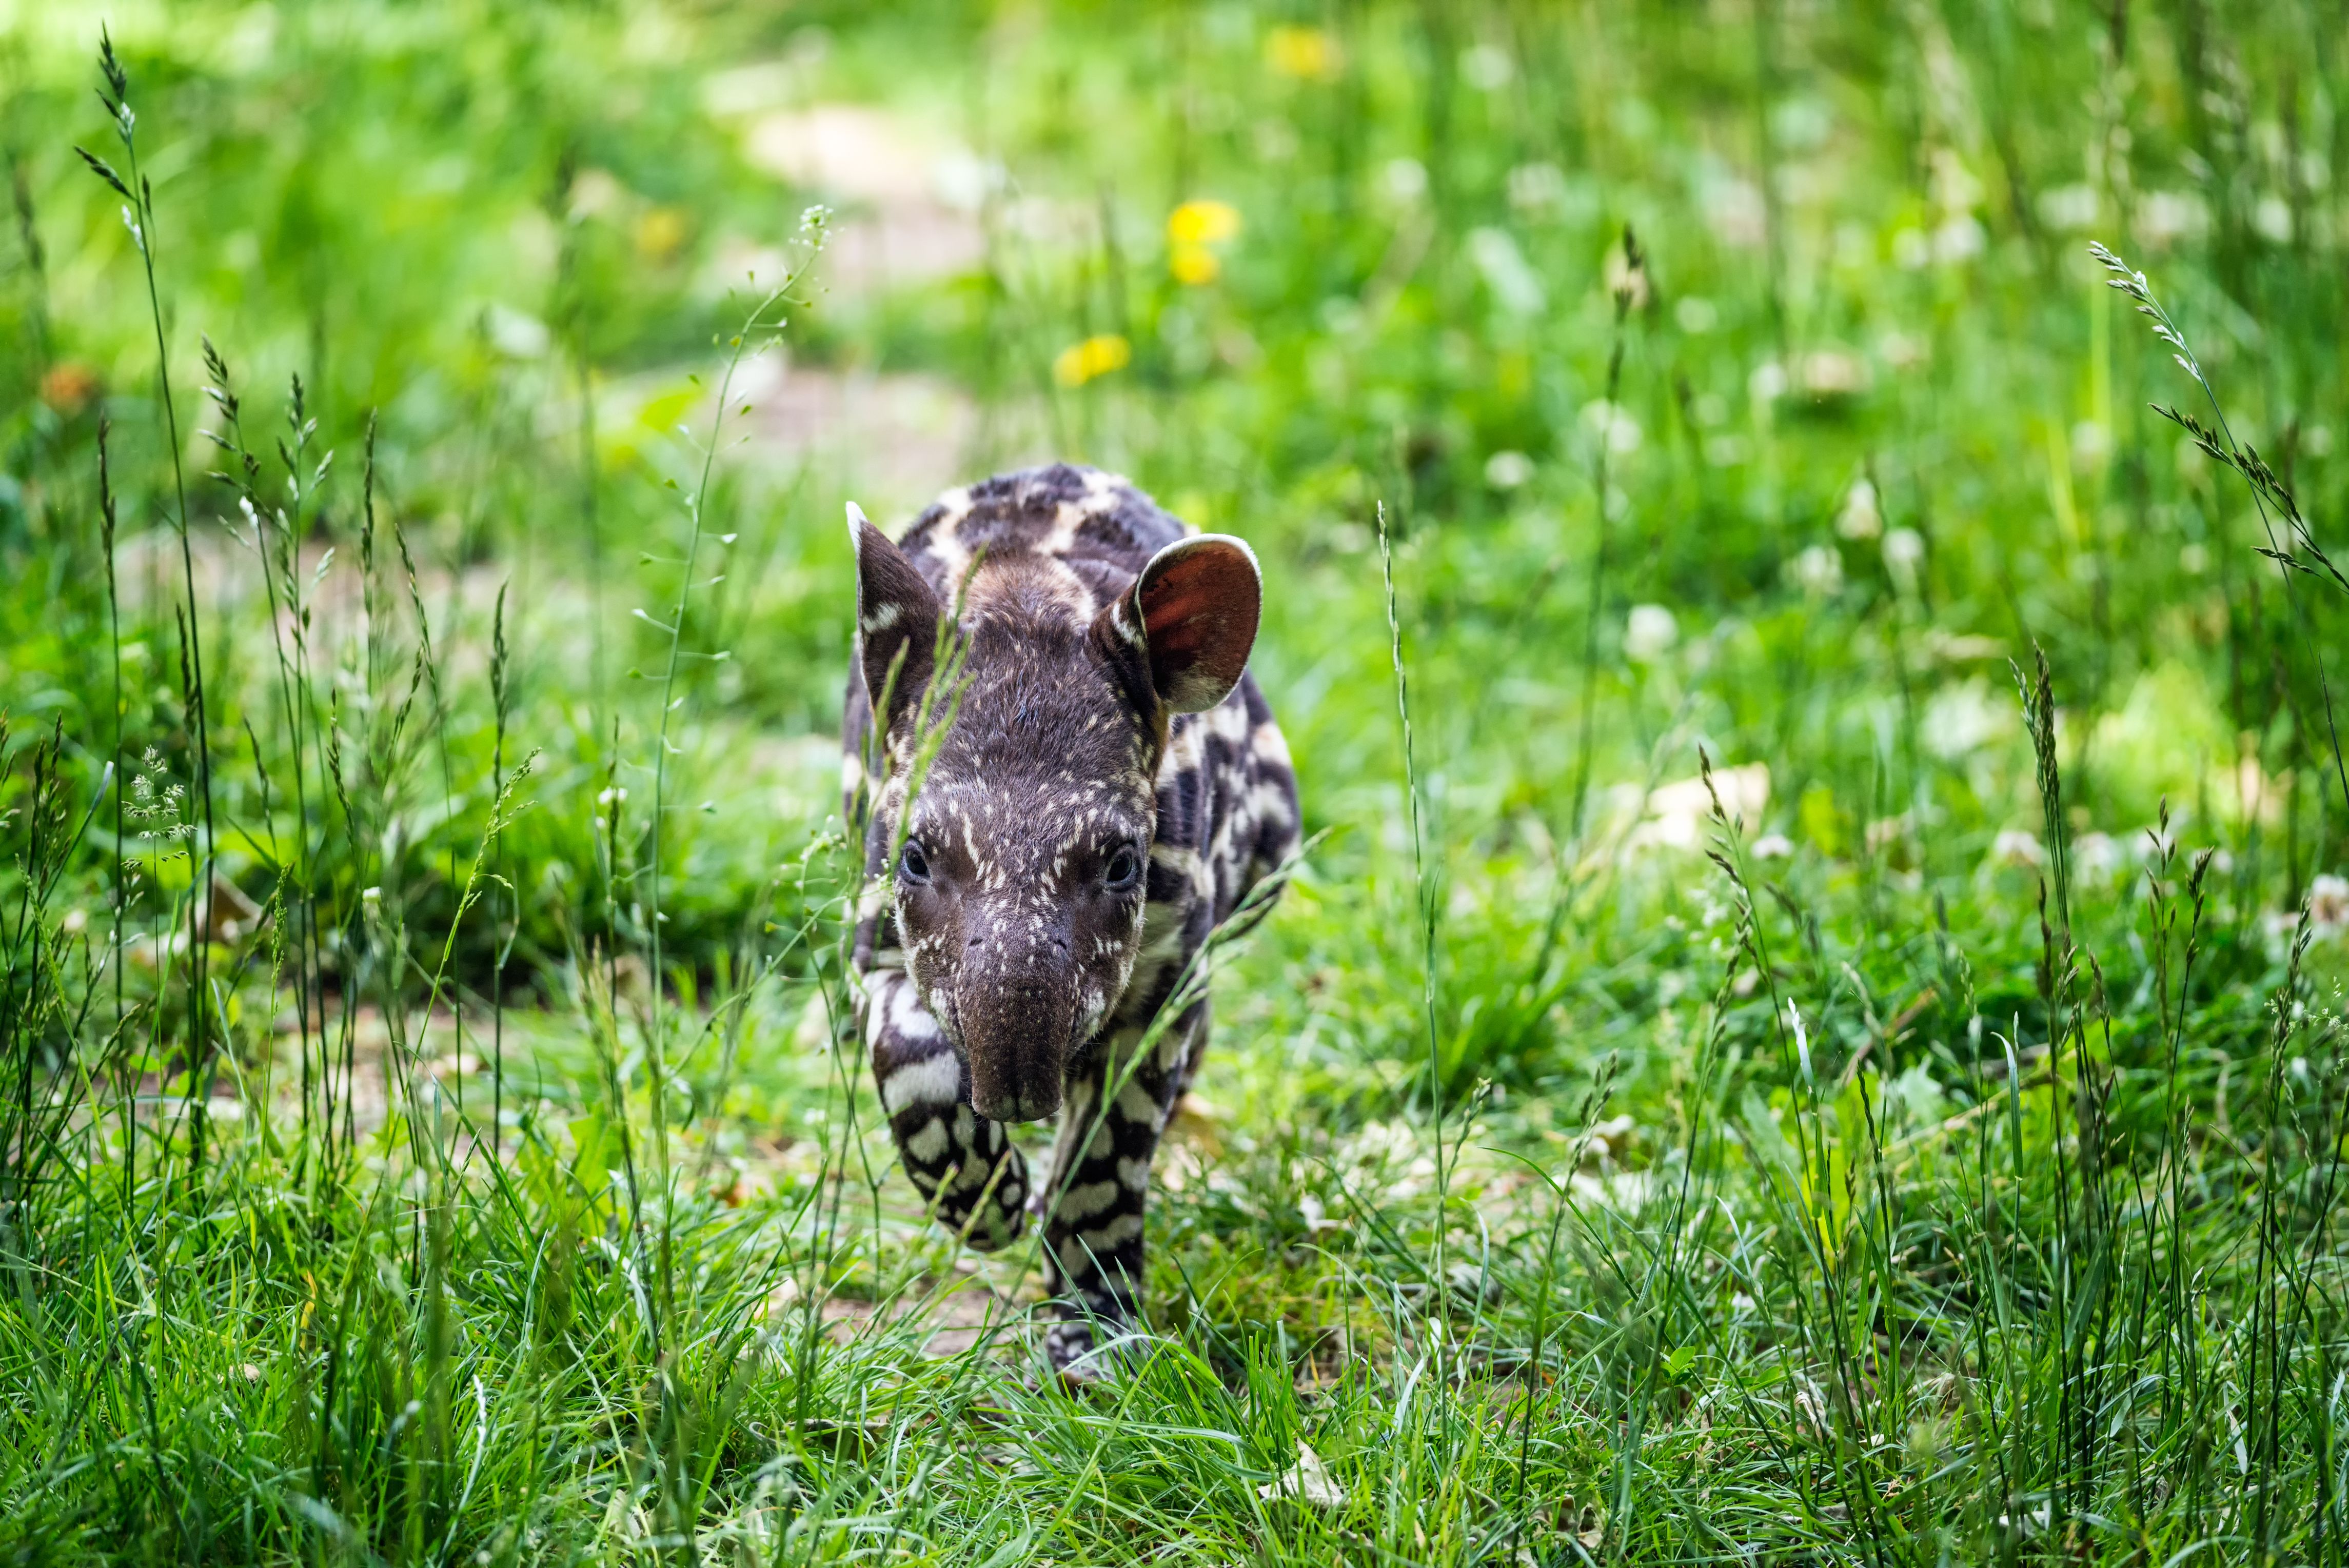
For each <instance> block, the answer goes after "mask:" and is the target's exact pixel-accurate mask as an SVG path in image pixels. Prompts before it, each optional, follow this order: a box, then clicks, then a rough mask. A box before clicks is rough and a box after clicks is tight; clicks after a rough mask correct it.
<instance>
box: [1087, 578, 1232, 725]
mask: <svg viewBox="0 0 2349 1568" xmlns="http://www.w3.org/2000/svg"><path fill="white" fill-rule="evenodd" d="M1263 605H1264V577H1263V574H1262V573H1259V572H1258V571H1257V564H1256V552H1254V551H1253V550H1250V549H1249V548H1248V547H1247V543H1246V542H1243V541H1240V540H1237V539H1234V538H1233V537H1232V536H1231V535H1230V534H1227V533H1202V534H1196V535H1194V536H1193V537H1191V538H1189V539H1180V540H1177V541H1175V542H1174V543H1172V544H1170V545H1168V546H1167V547H1166V548H1165V549H1164V550H1162V551H1160V552H1158V553H1157V554H1155V555H1154V556H1152V557H1151V558H1150V563H1149V564H1148V565H1147V566H1144V567H1143V569H1142V575H1140V576H1139V577H1136V578H1135V579H1134V580H1133V586H1132V587H1130V588H1128V589H1127V590H1126V591H1125V592H1124V593H1122V594H1120V595H1119V596H1118V597H1117V599H1116V600H1115V601H1113V602H1112V603H1111V605H1110V607H1109V608H1108V609H1106V610H1103V611H1102V621H1103V622H1104V623H1105V624H1104V625H1103V626H1102V630H1103V631H1104V632H1106V633H1107V634H1109V635H1110V636H1111V637H1112V638H1114V639H1116V640H1118V641H1121V642H1123V643H1124V644H1125V645H1127V646H1129V647H1133V648H1135V649H1136V650H1137V651H1139V652H1141V653H1142V654H1143V655H1144V656H1145V657H1146V658H1147V659H1148V660H1149V664H1150V684H1151V686H1153V687H1154V688H1155V690H1156V691H1157V693H1158V700H1159V701H1160V703H1162V704H1163V705H1164V707H1166V709H1167V710H1168V711H1169V712H1172V713H1203V712H1205V711H1206V710H1207V709H1208V708H1211V707H1215V706H1216V704H1217V703H1219V702H1221V701H1223V700H1224V698H1226V697H1227V696H1230V695H1231V691H1232V688H1233V687H1234V686H1237V685H1239V684H1240V676H1241V674H1242V673H1243V672H1245V671H1246V670H1247V661H1248V650H1249V649H1251V648H1253V647H1254V646H1255V645H1256V627H1257V617H1258V615H1259V614H1260V613H1261V612H1262V610H1263Z"/></svg>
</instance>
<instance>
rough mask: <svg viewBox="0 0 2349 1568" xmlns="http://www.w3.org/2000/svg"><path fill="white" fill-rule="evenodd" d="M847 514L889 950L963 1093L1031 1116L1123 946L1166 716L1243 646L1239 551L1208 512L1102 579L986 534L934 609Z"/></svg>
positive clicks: (1244, 604)
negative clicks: (869, 708)
mask: <svg viewBox="0 0 2349 1568" xmlns="http://www.w3.org/2000/svg"><path fill="white" fill-rule="evenodd" d="M849 528H850V531H851V533H852V534H853V535H854V538H855V542H856V566H857V605H856V613H857V634H858V640H859V643H860V650H859V651H860V656H861V657H862V659H863V672H864V685H865V690H866V693H867V695H868V697H869V699H870V700H871V701H872V703H873V705H874V727H875V728H876V729H877V730H879V731H880V733H881V735H882V737H883V738H884V740H883V748H884V755H885V758H886V769H887V772H886V776H885V779H882V780H879V781H878V782H879V784H880V789H879V790H878V793H877V798H876V800H875V809H876V811H877V812H878V814H879V818H880V820H881V822H882V823H883V824H884V826H885V828H887V829H888V830H890V833H891V837H890V839H889V840H888V842H890V843H891V844H893V845H894V846H895V858H894V861H891V862H890V863H888V864H887V865H886V866H885V867H882V868H878V869H880V870H883V871H884V872H885V873H886V875H887V876H888V878H889V881H890V884H891V896H892V897H893V899H894V907H895V913H896V921H897V930H898V934H899V936H900V937H901V939H902V941H903V943H904V946H905V967H906V971H907V973H908V974H909V975H910V976H911V977H912V979H913V981H914V985H915V987H916V991H917V992H918V994H919V995H920V996H921V999H922V1001H923V1004H924V1005H925V1006H926V1007H927V1008H928V1009H929V1011H930V1013H931V1015H932V1016H934V1017H936V1019H937V1020H938V1022H939V1024H940V1026H942V1027H943V1028H944V1029H945V1030H946V1032H947V1037H948V1038H949V1039H951V1040H952V1041H953V1042H954V1045H955V1047H956V1048H957V1050H958V1051H959V1052H960V1053H961V1054H962V1056H963V1057H964V1060H965V1061H966V1063H967V1064H968V1069H969V1079H970V1099H971V1106H972V1109H975V1110H977V1111H978V1113H979V1114H980V1115H981V1116H985V1117H988V1118H991V1119H996V1120H999V1121H1032V1120H1036V1119H1040V1118H1044V1117H1048V1116H1050V1115H1052V1114H1053V1113H1054V1112H1056V1111H1058V1110H1059V1109H1060V1108H1061V1087H1062V1082H1063V1078H1064V1077H1065V1075H1066V1073H1067V1070H1068V1068H1069V1064H1070V1061H1071V1057H1073V1056H1074V1055H1075V1054H1076V1053H1077V1052H1078V1051H1079V1050H1080V1049H1081V1047H1083V1046H1084V1045H1085V1044H1086V1043H1087V1042H1088V1041H1090V1040H1091V1039H1092V1037H1093V1035H1094V1034H1095V1032H1096V1031H1097V1030H1099V1029H1100V1027H1101V1026H1102V1022H1103V1021H1104V1019H1106V1018H1107V1016H1109V1013H1110V1011H1111V1009H1112V1007H1114V1006H1116V1004H1117V1001H1118V999H1119V997H1120V996H1121V995H1123V993H1124V990H1125V985H1126V981H1127V979H1128V977H1129V976H1130V975H1132V973H1133V965H1134V959H1135V956H1136V954H1138V953H1139V952H1140V951H1141V948H1142V943H1143V916H1144V911H1145V907H1146V904H1147V892H1148V883H1149V880H1150V849H1151V841H1152V837H1153V832H1154V827H1155V825H1156V816H1157V812H1156V806H1157V796H1156V779H1157V773H1158V764H1159V758H1160V756H1161V754H1162V752H1163V751H1164V748H1165V744H1166V733H1167V725H1168V721H1169V720H1170V718H1171V717H1173V716H1174V715H1175V714H1178V713H1197V712H1201V711H1204V710H1205V709H1207V708H1210V707H1215V706H1216V704H1217V703H1219V702H1221V701H1223V700H1224V698H1225V697H1226V696H1228V695H1229V694H1230V692H1231V690H1232V688H1233V686H1236V685H1237V684H1238V682H1239V679H1240V675H1241V672H1242V671H1243V670H1244V669H1245V668H1246V667H1247V657H1248V651H1249V649H1250V647H1251V646H1252V645H1254V643H1255V641H1256V631H1257V613H1258V609H1259V605H1260V599H1261V593H1262V589H1261V583H1260V580H1259V578H1258V575H1257V563H1256V556H1255V554H1254V553H1253V552H1251V551H1250V550H1249V549H1248V547H1247V545H1246V544H1244V543H1242V542H1240V541H1238V540H1237V539H1233V538H1229V537H1227V536H1225V535H1220V534H1203V535H1198V536H1195V537H1193V538H1189V539H1184V540H1180V541H1177V542H1175V543H1173V544H1170V545H1168V546H1167V547H1166V548H1164V550H1161V551H1160V552H1158V553H1157V554H1156V555H1154V556H1153V557H1152V558H1151V560H1150V562H1148V563H1147V564H1146V565H1145V566H1143V569H1142V571H1141V573H1139V574H1138V575H1136V576H1135V577H1134V578H1133V580H1132V581H1131V582H1110V583H1102V582H1100V581H1098V580H1097V579H1091V578H1088V577H1087V576H1086V575H1084V574H1083V573H1081V572H1080V571H1079V570H1077V569H1076V568H1075V567H1072V566H1071V564H1069V563H1066V562H1061V561H1057V560H1054V559H1051V558H1049V557H1044V556H1038V555H1031V554H1009V555H1006V556H1004V557H1002V558H1001V559H999V560H995V561H989V560H988V559H985V558H984V557H982V558H981V560H980V561H979V562H978V565H977V567H976V568H974V569H973V570H972V571H971V573H970V574H969V576H968V579H967V580H966V581H965V582H964V583H962V584H961V585H960V595H959V596H960V599H961V613H960V617H959V619H958V620H957V621H955V622H954V623H953V624H948V612H947V607H946V605H945V604H944V603H942V602H941V601H940V599H939V597H938V595H937V593H936V592H935V591H933V589H932V588H931V586H930V584H929V583H928V582H926V580H925V579H924V578H923V576H922V574H921V573H919V572H918V571H916V569H915V567H914V565H913V563H912V562H909V561H908V560H907V559H906V558H905V554H904V553H903V552H900V551H899V550H898V549H897V547H896V546H895V545H894V544H892V543H890V542H889V541H888V539H887V538H886V536H885V535H884V534H882V533H881V531H879V530H877V529H875V528H874V527H873V525H872V524H871V523H869V522H866V521H864V514H863V513H862V512H860V511H856V510H855V509H854V508H851V509H850V522H849Z"/></svg>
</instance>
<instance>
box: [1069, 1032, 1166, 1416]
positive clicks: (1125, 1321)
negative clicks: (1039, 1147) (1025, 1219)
mask: <svg viewBox="0 0 2349 1568" xmlns="http://www.w3.org/2000/svg"><path fill="white" fill-rule="evenodd" d="M1206 1034H1207V1009H1206V1004H1205V1003H1201V1004H1199V1005H1197V1006H1194V1007H1192V1008H1191V1009H1190V1010H1189V1011H1188V1012H1187V1013H1185V1015H1184V1016H1183V1017H1182V1018H1180V1019H1179V1020H1177V1021H1176V1022H1175V1023H1174V1025H1173V1026H1171V1027H1170V1028H1168V1029H1167V1030H1166V1031H1165V1032H1164V1034H1163V1035H1162V1036H1161V1037H1159V1040H1158V1042H1157V1045H1156V1047H1155V1048H1154V1050H1152V1051H1151V1052H1150V1053H1149V1055H1148V1056H1147V1057H1144V1058H1143V1059H1142V1060H1140V1061H1138V1062H1137V1061H1135V1060H1134V1053H1135V1051H1136V1049H1137V1048H1138V1047H1140V1045H1141V1043H1142V1040H1143V1030H1142V1029H1141V1028H1130V1029H1123V1030H1120V1031H1118V1032H1117V1033H1116V1034H1114V1035H1112V1037H1109V1038H1108V1039H1107V1040H1105V1041H1104V1042H1102V1048H1101V1049H1099V1050H1098V1051H1097V1052H1095V1053H1094V1057H1093V1059H1092V1060H1091V1061H1089V1062H1087V1063H1085V1064H1084V1070H1083V1071H1082V1072H1081V1073H1080V1074H1079V1075H1078V1076H1077V1078H1075V1079H1074V1081H1072V1082H1071V1084H1070V1086H1069V1095H1068V1100H1067V1103H1066V1104H1065V1105H1064V1106H1063V1107H1062V1109H1061V1136H1060V1140H1059V1142H1058V1143H1057V1144H1056V1145H1055V1146H1054V1148H1053V1151H1052V1177H1051V1181H1050V1188H1049V1190H1048V1191H1046V1192H1045V1193H1043V1194H1042V1195H1041V1196H1040V1206H1041V1207H1043V1208H1044V1210H1045V1215H1046V1217H1045V1224H1044V1255H1045V1274H1046V1279H1047V1282H1048V1284H1049V1286H1050V1290H1051V1295H1052V1305H1051V1310H1052V1313H1053V1315H1054V1316H1056V1317H1057V1318H1058V1319H1059V1320H1060V1321H1058V1322H1056V1323H1055V1324H1053V1325H1052V1326H1051V1328H1050V1330H1048V1331H1047V1332H1046V1334H1045V1337H1044V1347H1045V1350H1046V1352H1047V1353H1048V1354H1049V1355H1050V1357H1051V1359H1052V1366H1053V1367H1054V1368H1055V1369H1056V1370H1058V1371H1060V1372H1061V1374H1063V1375H1064V1376H1067V1377H1075V1378H1089V1377H1099V1376H1100V1375H1101V1374H1102V1372H1103V1371H1104V1370H1106V1369H1105V1368H1103V1367H1099V1366H1096V1365H1092V1364H1091V1363H1088V1362H1087V1361H1086V1357H1089V1356H1090V1355H1091V1354H1092V1351H1093V1349H1094V1346H1095V1331H1096V1328H1098V1329H1099V1330H1100V1331H1101V1332H1102V1333H1103V1334H1105V1335H1109V1336H1115V1335H1118V1334H1122V1333H1124V1332H1126V1331H1127V1330H1128V1329H1131V1328H1133V1327H1134V1326H1136V1325H1137V1324H1138V1322H1139V1319H1140V1314H1139V1312H1138V1311H1137V1310H1136V1304H1137V1303H1138V1302H1139V1300H1140V1298H1141V1294H1142V1229H1143V1211H1144V1209H1145V1208H1146V1207H1147V1205H1148V1203H1149V1199H1150V1164H1151V1160H1152V1157H1153V1156H1154V1155H1155V1154H1156V1152H1157V1150H1158V1140H1159V1137H1160V1135H1161V1134H1163V1133H1164V1131H1165V1130H1166V1121H1167V1119H1168V1118H1169V1117H1170V1116H1171V1115H1173V1114H1174V1102H1175V1101H1176V1100H1178V1099H1181V1098H1182V1096H1183V1091H1184V1089H1185V1088H1187V1087H1188V1086H1189V1084H1190V1081H1191V1074H1192V1070H1193V1068H1194V1067H1195V1064H1196V1061H1197V1059H1198V1053H1199V1047H1200V1046H1201V1044H1202V1042H1204V1041H1205V1039H1206ZM1129 1066H1131V1070H1130V1071H1129V1070H1128V1068H1129ZM1104 1098H1106V1099H1107V1100H1108V1109H1107V1111H1106V1113H1103V1112H1102V1101H1103V1099H1104Z"/></svg>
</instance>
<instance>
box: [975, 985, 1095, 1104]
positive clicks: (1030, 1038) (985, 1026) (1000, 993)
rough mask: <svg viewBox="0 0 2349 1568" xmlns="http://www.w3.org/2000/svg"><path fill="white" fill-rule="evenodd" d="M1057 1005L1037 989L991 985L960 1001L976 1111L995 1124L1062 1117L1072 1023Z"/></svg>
mask: <svg viewBox="0 0 2349 1568" xmlns="http://www.w3.org/2000/svg"><path fill="white" fill-rule="evenodd" d="M1057 1000H1058V999H1057V998H1055V997H1054V996H1052V995H1051V994H1050V991H1049V990H1048V989H1045V988H1041V987H1037V986H1035V985H1032V984H1030V985H1017V984H1015V985H985V986H981V987H978V988H976V994H962V995H957V996H956V998H955V1012H956V1015H957V1022H958V1023H959V1024H960V1025H961V1033H962V1045H963V1051H964V1056H965V1059H966V1060H967V1061H968V1063H969V1068H970V1106H971V1109H973V1110H975V1111H977V1112H978V1114H979V1115H981V1116H983V1117H986V1118H987V1119H988V1120H990V1121H1041V1120H1043V1119H1045V1118H1047V1117H1050V1116H1053V1115H1056V1114H1058V1112H1059V1111H1060V1109H1061V1093H1062V1085H1061V1074H1062V1072H1063V1071H1064V1070H1065V1068H1066V1067H1067V1065H1068V1059H1069V1038H1068V1036H1069V1030H1070V1024H1071V1020H1070V1019H1069V1018H1068V1017H1067V1016H1066V1015H1067V1012H1068V1008H1067V1007H1066V1006H1056V1005H1055V1003H1056V1001H1057Z"/></svg>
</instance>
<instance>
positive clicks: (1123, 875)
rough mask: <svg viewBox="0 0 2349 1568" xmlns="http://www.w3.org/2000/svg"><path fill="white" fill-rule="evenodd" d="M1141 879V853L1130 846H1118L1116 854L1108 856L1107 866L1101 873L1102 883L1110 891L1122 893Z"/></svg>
mask: <svg viewBox="0 0 2349 1568" xmlns="http://www.w3.org/2000/svg"><path fill="white" fill-rule="evenodd" d="M1141 879H1142V851H1139V850H1137V849H1135V848H1134V847H1133V845H1132V844H1120V845H1118V847H1117V852H1116V853H1115V854H1113V855H1112V856H1110V858H1109V865H1108V867H1107V869H1105V870H1104V871H1103V872H1102V882H1105V883H1107V884H1108V885H1109V887H1110V888H1111V890H1112V891H1113V892H1124V891H1125V890H1126V889H1128V888H1130V887H1132V886H1133V884H1134V883H1135V882H1139V881H1140V880H1141Z"/></svg>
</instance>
